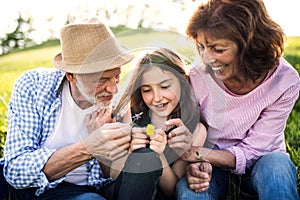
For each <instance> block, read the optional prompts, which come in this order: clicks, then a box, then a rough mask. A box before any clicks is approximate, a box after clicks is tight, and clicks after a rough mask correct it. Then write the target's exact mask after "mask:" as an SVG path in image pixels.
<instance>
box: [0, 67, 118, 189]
mask: <svg viewBox="0 0 300 200" xmlns="http://www.w3.org/2000/svg"><path fill="white" fill-rule="evenodd" d="M64 77H65V73H64V72H62V71H59V70H57V69H45V68H39V69H35V70H30V71H28V72H26V73H24V74H23V75H22V76H20V77H19V78H18V79H17V81H16V83H15V86H14V89H13V91H12V96H11V99H10V103H9V114H8V119H9V126H8V133H7V138H6V145H5V153H4V159H5V161H4V174H5V177H6V179H7V181H8V182H9V183H10V184H11V185H13V186H14V187H15V188H19V189H23V188H28V187H38V188H39V189H38V190H37V191H36V195H40V194H42V193H43V192H44V191H45V190H46V189H49V188H54V187H56V186H57V185H58V184H59V183H60V182H62V181H63V180H64V178H65V177H61V178H60V179H58V180H55V181H53V182H49V181H48V179H47V177H46V175H45V174H44V172H43V170H42V169H43V167H44V165H45V163H46V162H47V160H48V159H49V157H50V156H51V155H52V153H54V152H55V151H56V149H49V148H45V147H42V145H43V143H44V142H45V141H46V139H47V138H48V137H49V136H50V135H51V133H52V132H53V129H54V125H55V121H56V117H57V113H58V110H59V108H60V106H61V91H62V86H63V84H62V82H63V80H65V79H64ZM2 162H3V161H2ZM86 166H87V170H88V172H89V175H88V185H90V186H95V187H97V188H100V187H101V186H103V185H104V184H106V183H108V182H110V181H111V180H112V179H111V178H108V179H106V178H103V174H102V171H101V168H100V165H99V163H98V162H97V161H96V160H95V159H93V160H90V161H89V162H87V164H86Z"/></svg>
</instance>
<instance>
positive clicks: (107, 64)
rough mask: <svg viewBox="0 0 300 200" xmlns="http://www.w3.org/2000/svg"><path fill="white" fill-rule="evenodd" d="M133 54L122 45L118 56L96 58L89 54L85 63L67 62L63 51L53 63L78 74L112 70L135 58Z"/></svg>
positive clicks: (58, 67) (66, 70)
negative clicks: (64, 59)
mask: <svg viewBox="0 0 300 200" xmlns="http://www.w3.org/2000/svg"><path fill="white" fill-rule="evenodd" d="M133 57H134V56H133V54H132V53H131V52H129V50H128V49H127V48H126V47H123V46H121V47H120V52H119V54H118V55H117V56H113V57H108V58H95V56H88V57H87V59H86V60H85V61H84V62H83V63H65V62H64V61H63V56H62V53H58V54H57V55H56V56H54V58H53V65H54V66H55V67H56V68H57V69H60V70H62V71H65V72H69V73H77V74H89V73H97V72H101V71H106V70H111V69H114V68H118V67H121V66H122V65H125V64H127V63H128V62H130V61H131V60H132V59H133Z"/></svg>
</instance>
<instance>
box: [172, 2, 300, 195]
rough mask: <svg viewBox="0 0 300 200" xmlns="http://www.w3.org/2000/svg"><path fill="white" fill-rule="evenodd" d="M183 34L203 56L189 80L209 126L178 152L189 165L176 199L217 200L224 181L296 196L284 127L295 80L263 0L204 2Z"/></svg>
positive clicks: (281, 37)
mask: <svg viewBox="0 0 300 200" xmlns="http://www.w3.org/2000/svg"><path fill="white" fill-rule="evenodd" d="M187 34H188V36H190V37H191V38H192V39H193V40H194V41H195V43H196V45H197V48H198V51H199V55H200V57H201V58H202V61H203V64H202V65H200V66H195V67H193V68H192V69H191V70H190V79H191V83H192V86H193V88H194V92H195V94H196V98H197V100H198V102H199V105H200V110H199V112H200V113H201V116H202V120H203V121H204V122H205V123H206V124H207V126H208V132H207V142H206V148H200V147H194V148H192V149H191V150H190V151H189V152H187V153H186V154H185V156H184V157H183V159H184V160H187V161H190V162H193V164H190V165H189V167H188V172H187V175H186V178H184V179H181V180H180V181H179V183H178V184H177V197H178V199H206V198H208V197H209V199H219V198H220V197H222V196H224V195H226V194H228V186H229V183H230V182H231V183H232V184H236V185H237V186H240V189H241V191H242V192H245V193H247V194H250V195H253V196H255V197H257V196H258V198H259V199H268V200H269V199H272V200H274V199H298V198H299V196H298V192H297V184H296V183H297V171H296V168H295V166H294V164H293V162H292V161H291V159H290V158H289V156H288V154H287V153H286V146H285V138H284V129H285V126H286V121H287V118H288V116H289V114H290V112H291V110H292V108H293V106H294V104H295V101H296V100H297V98H298V95H299V88H300V82H299V75H298V73H297V72H296V70H294V68H293V67H292V66H291V65H290V64H289V63H288V62H287V61H286V60H284V58H282V55H283V50H284V39H285V38H284V37H285V36H284V33H283V31H282V29H281V28H280V26H279V25H278V24H277V23H275V22H274V21H273V20H272V19H271V18H270V17H269V15H268V13H267V11H266V8H265V6H264V4H263V2H262V1H261V0H251V1H249V0H209V1H208V2H207V3H204V4H201V5H200V6H199V7H198V9H197V10H196V11H195V13H194V14H193V16H192V17H191V19H190V21H189V24H188V28H187ZM237 175H239V176H237ZM236 178H237V179H236ZM235 180H238V182H235Z"/></svg>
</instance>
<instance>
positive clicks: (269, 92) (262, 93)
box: [190, 58, 300, 174]
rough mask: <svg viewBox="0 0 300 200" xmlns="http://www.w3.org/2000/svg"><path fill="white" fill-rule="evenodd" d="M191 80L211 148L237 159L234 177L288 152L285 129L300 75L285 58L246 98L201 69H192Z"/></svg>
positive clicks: (299, 85) (294, 99)
mask: <svg viewBox="0 0 300 200" xmlns="http://www.w3.org/2000/svg"><path fill="white" fill-rule="evenodd" d="M190 78H191V84H192V86H193V89H194V92H195V95H196V98H197V101H198V102H199V104H200V113H201V117H202V120H203V121H205V122H206V123H207V124H208V136H207V146H208V147H210V148H214V149H227V150H229V151H230V152H231V153H232V154H233V155H234V156H235V157H236V168H235V169H234V170H233V172H234V173H236V174H243V173H245V170H246V168H250V167H251V166H252V165H253V164H254V162H255V161H256V160H257V159H258V158H260V157H261V156H262V155H264V154H266V153H268V152H272V151H282V152H286V146H285V138H284V129H285V127H286V121H287V118H288V115H289V114H290V112H291V110H292V108H293V106H294V104H295V101H296V100H297V98H298V95H299V90H300V80H299V75H298V73H297V71H296V70H295V69H294V68H293V67H292V66H291V65H290V64H289V63H288V62H287V61H285V60H284V59H283V58H282V59H281V60H280V63H279V65H278V66H277V67H276V68H275V69H274V70H273V71H272V72H270V73H269V74H268V76H267V77H266V79H265V80H264V82H263V83H262V84H261V85H259V86H258V87H257V88H255V89H254V90H253V91H251V92H250V93H248V94H246V95H235V94H232V93H230V92H228V91H226V89H225V88H224V86H220V84H217V83H216V82H215V81H214V79H213V78H212V77H211V76H210V75H209V74H207V73H206V72H204V71H203V70H202V69H201V68H200V67H193V68H191V69H190ZM287 134H288V133H287Z"/></svg>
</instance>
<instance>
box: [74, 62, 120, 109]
mask: <svg viewBox="0 0 300 200" xmlns="http://www.w3.org/2000/svg"><path fill="white" fill-rule="evenodd" d="M120 74H121V68H115V69H112V70H107V71H104V72H99V73H93V74H77V75H76V80H77V81H76V86H77V88H78V90H79V91H80V93H81V94H82V95H83V96H84V97H85V99H86V100H87V101H89V102H90V103H91V104H97V105H98V106H99V107H100V108H103V107H107V106H109V105H110V104H111V100H112V98H113V95H114V94H115V93H117V92H118V88H117V84H118V83H119V81H120Z"/></svg>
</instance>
